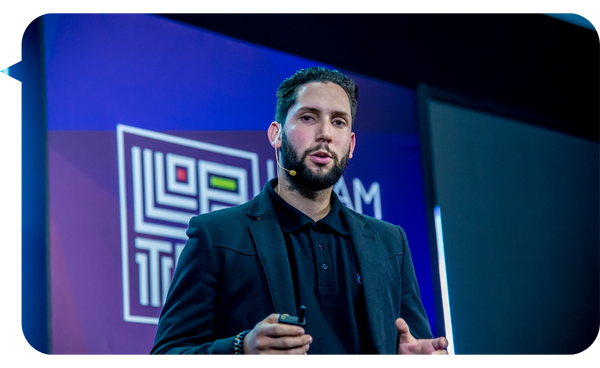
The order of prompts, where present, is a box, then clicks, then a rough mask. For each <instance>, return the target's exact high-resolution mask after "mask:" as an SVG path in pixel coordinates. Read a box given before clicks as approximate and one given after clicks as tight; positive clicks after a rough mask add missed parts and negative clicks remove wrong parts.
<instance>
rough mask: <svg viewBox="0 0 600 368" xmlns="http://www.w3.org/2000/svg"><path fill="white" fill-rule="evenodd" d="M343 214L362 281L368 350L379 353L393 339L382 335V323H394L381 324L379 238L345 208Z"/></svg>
mask: <svg viewBox="0 0 600 368" xmlns="http://www.w3.org/2000/svg"><path fill="white" fill-rule="evenodd" d="M342 211H343V213H344V216H345V220H346V224H347V225H348V231H349V233H350V239H351V241H352V246H353V247H354V252H355V254H356V261H357V262H358V267H359V270H360V275H361V280H362V286H363V292H364V296H365V304H366V311H367V323H368V328H369V331H370V333H371V339H369V341H367V343H368V344H369V351H370V352H380V350H381V347H384V346H386V341H387V340H388V339H390V338H393V337H390V336H385V333H384V331H385V329H384V328H383V326H384V323H386V322H387V323H394V321H391V322H389V321H384V315H385V313H384V311H383V307H382V300H384V299H383V264H382V255H381V247H380V244H379V239H378V236H377V233H375V232H374V231H371V230H369V229H366V228H365V223H366V221H365V220H364V219H363V218H362V217H360V216H357V215H356V214H354V213H353V212H351V211H349V210H348V209H347V208H345V207H342Z"/></svg>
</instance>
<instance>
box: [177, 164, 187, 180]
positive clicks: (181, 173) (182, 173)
mask: <svg viewBox="0 0 600 368" xmlns="http://www.w3.org/2000/svg"><path fill="white" fill-rule="evenodd" d="M177 181H178V182H182V183H187V170H186V169H185V168H183V167H178V168H177Z"/></svg>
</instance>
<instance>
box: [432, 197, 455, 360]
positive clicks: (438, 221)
mask: <svg viewBox="0 0 600 368" xmlns="http://www.w3.org/2000/svg"><path fill="white" fill-rule="evenodd" d="M433 216H434V219H435V238H436V241H437V251H438V264H439V271H440V288H441V292H442V308H443V310H444V328H445V331H446V339H448V354H450V355H454V339H453V337H452V320H451V315H450V297H449V295H448V280H447V278H446V256H445V253H444V236H443V234H442V213H441V211H440V207H439V206H435V208H434V209H433Z"/></svg>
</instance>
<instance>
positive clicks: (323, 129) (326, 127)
mask: <svg viewBox="0 0 600 368" xmlns="http://www.w3.org/2000/svg"><path fill="white" fill-rule="evenodd" d="M331 129H332V126H331V124H329V123H327V122H323V123H321V124H319V130H318V131H317V136H316V140H317V142H325V143H330V142H331Z"/></svg>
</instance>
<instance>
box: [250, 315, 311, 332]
mask: <svg viewBox="0 0 600 368" xmlns="http://www.w3.org/2000/svg"><path fill="white" fill-rule="evenodd" d="M262 322H263V323H264V325H263V326H262V328H261V329H260V330H261V331H262V334H263V335H265V336H270V337H279V336H296V335H302V334H304V329H303V328H302V327H299V326H294V325H288V324H285V323H278V322H279V314H275V313H274V314H271V315H270V316H269V317H267V318H265V319H264V320H263V321H262Z"/></svg>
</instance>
